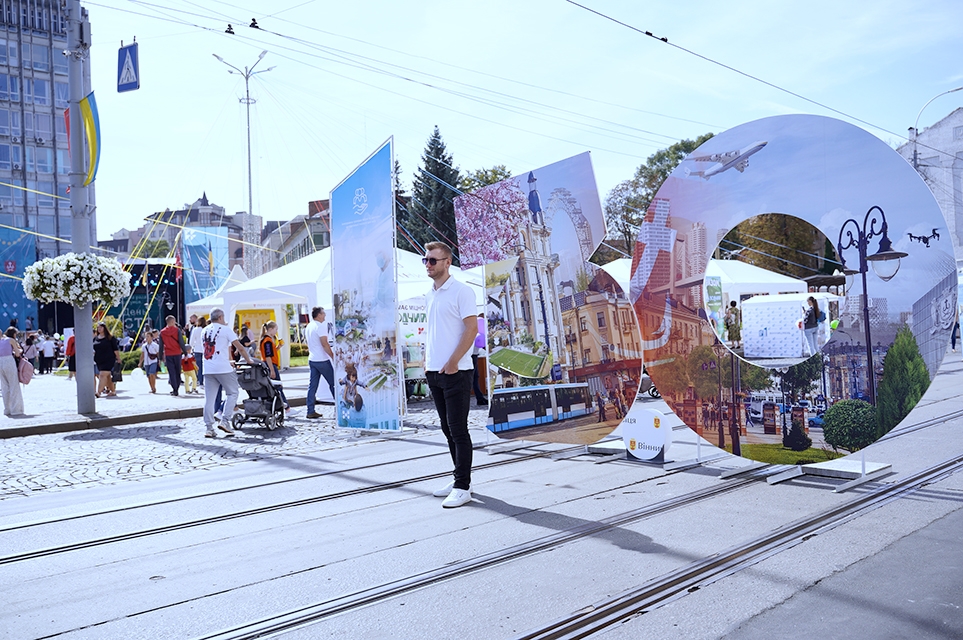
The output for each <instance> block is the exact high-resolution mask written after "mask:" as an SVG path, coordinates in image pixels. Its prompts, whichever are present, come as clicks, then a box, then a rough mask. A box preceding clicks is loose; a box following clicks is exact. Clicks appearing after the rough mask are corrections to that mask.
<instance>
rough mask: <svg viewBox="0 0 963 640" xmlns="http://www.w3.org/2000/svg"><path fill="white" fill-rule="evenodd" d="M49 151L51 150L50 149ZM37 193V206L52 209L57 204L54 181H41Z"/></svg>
mask: <svg viewBox="0 0 963 640" xmlns="http://www.w3.org/2000/svg"><path fill="white" fill-rule="evenodd" d="M48 151H49V149H48ZM37 191H39V192H40V193H38V194H37V204H38V205H40V206H41V207H52V206H54V204H55V201H54V183H53V182H52V181H44V180H41V181H40V182H39V183H38V186H37Z"/></svg>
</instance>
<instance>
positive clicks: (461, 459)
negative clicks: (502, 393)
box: [421, 242, 478, 508]
mask: <svg viewBox="0 0 963 640" xmlns="http://www.w3.org/2000/svg"><path fill="white" fill-rule="evenodd" d="M421 261H422V262H423V263H424V264H425V268H426V270H427V272H428V277H429V278H431V279H432V280H433V281H434V286H433V287H432V288H431V290H430V291H429V292H428V295H427V296H426V301H427V306H428V328H427V331H426V332H425V377H427V379H428V388H429V389H430V390H431V397H432V398H433V399H434V401H435V407H436V408H437V409H438V419H439V420H440V421H441V430H442V432H444V434H445V437H446V438H448V450H449V451H450V452H451V459H452V462H453V463H454V465H455V471H454V476H455V477H454V480H453V481H452V482H450V483H448V484H447V485H446V486H445V487H442V488H440V489H438V490H437V491H435V492H434V495H435V496H437V497H439V498H440V497H442V496H446V497H445V500H444V502H442V503H441V506H443V507H449V508H450V507H460V506H461V505H463V504H467V503H469V502H471V457H472V446H471V436H470V435H469V433H468V409H469V407H470V406H471V392H472V362H471V347H472V344H473V343H474V342H475V336H476V335H477V333H478V323H477V319H476V316H475V312H476V309H475V294H474V293H473V292H472V290H471V289H470V288H469V287H468V285H465V284H462V283H461V282H458V281H457V280H455V279H454V278H452V277H451V275H450V274H449V273H448V270H449V268H450V267H451V248H450V247H449V246H448V245H447V244H445V243H444V242H429V243H427V244H426V245H425V257H424V258H422V259H421Z"/></svg>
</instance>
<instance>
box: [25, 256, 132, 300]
mask: <svg viewBox="0 0 963 640" xmlns="http://www.w3.org/2000/svg"><path fill="white" fill-rule="evenodd" d="M23 290H24V292H25V293H26V294H27V297H28V298H30V299H31V300H38V301H40V302H43V303H45V304H46V303H50V302H56V301H59V302H66V303H67V304H70V305H73V306H75V307H83V306H84V305H86V304H90V303H93V302H98V301H99V302H103V303H104V304H105V305H107V306H111V307H112V306H116V305H117V304H118V303H120V301H121V300H123V299H124V298H126V297H127V296H129V295H130V274H129V273H127V272H125V271H124V267H123V266H122V265H121V264H120V263H119V262H118V261H117V260H116V259H114V258H104V257H102V256H96V255H94V254H92V253H81V254H77V253H65V254H64V255H62V256H57V257H56V258H44V259H43V260H40V261H39V262H35V263H33V264H32V265H30V266H29V267H27V268H26V270H25V272H24V276H23Z"/></svg>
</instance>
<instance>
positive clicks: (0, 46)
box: [0, 40, 7, 64]
mask: <svg viewBox="0 0 963 640" xmlns="http://www.w3.org/2000/svg"><path fill="white" fill-rule="evenodd" d="M0 64H7V41H6V40H0Z"/></svg>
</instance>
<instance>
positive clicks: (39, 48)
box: [33, 44, 50, 71]
mask: <svg viewBox="0 0 963 640" xmlns="http://www.w3.org/2000/svg"><path fill="white" fill-rule="evenodd" d="M33 68H34V69H36V70H37V71H50V49H49V48H47V46H45V45H42V44H35V45H33Z"/></svg>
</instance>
